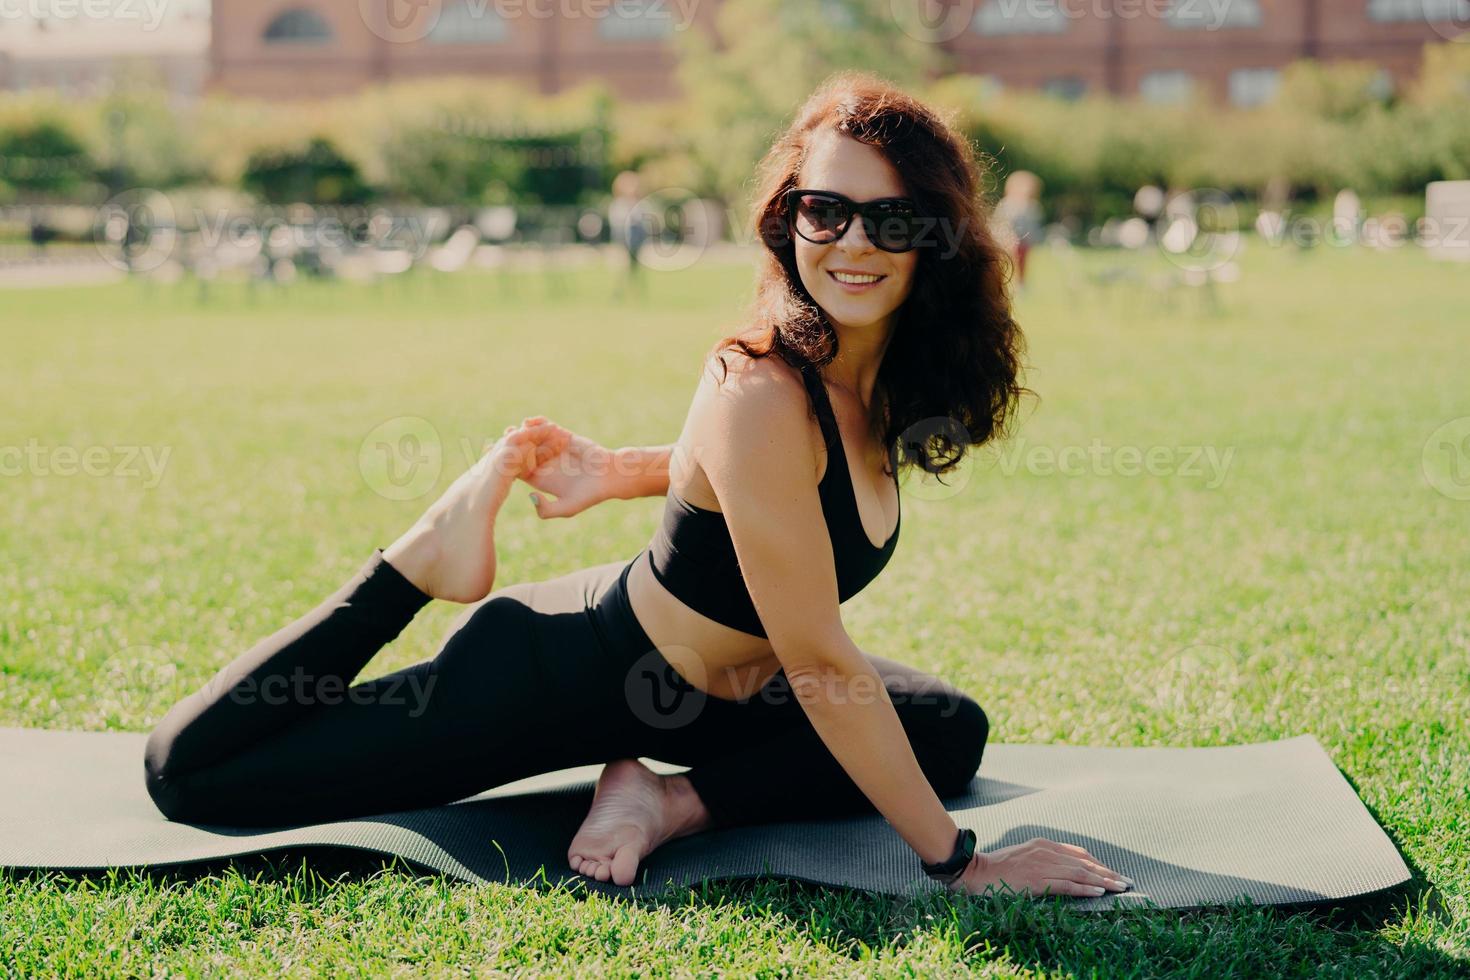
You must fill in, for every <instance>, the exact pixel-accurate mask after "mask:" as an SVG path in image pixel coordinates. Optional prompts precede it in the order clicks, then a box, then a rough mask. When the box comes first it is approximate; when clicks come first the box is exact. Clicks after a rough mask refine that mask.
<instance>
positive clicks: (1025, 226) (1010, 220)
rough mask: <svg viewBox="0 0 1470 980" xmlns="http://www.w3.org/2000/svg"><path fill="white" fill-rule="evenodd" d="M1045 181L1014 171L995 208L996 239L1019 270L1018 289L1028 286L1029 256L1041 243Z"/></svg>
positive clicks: (1027, 171)
mask: <svg viewBox="0 0 1470 980" xmlns="http://www.w3.org/2000/svg"><path fill="white" fill-rule="evenodd" d="M1044 220H1045V215H1044V214H1043V213H1042V210H1041V178H1040V177H1038V176H1036V175H1035V174H1034V173H1032V172H1031V171H1029V170H1013V171H1011V174H1010V176H1008V177H1007V178H1006V183H1005V191H1004V193H1003V195H1002V196H1001V199H1000V201H998V202H997V203H996V205H995V212H994V221H995V224H996V227H997V232H996V237H997V238H998V239H999V240H1000V242H1001V243H1002V244H1003V245H1005V247H1006V251H1007V252H1008V253H1009V255H1010V257H1011V262H1012V263H1013V265H1014V266H1015V270H1016V289H1017V291H1018V292H1019V291H1023V290H1024V289H1025V287H1026V256H1027V254H1028V253H1029V252H1030V251H1031V248H1032V246H1034V245H1035V244H1036V243H1037V242H1039V241H1040V240H1041V229H1042V222H1043V221H1044Z"/></svg>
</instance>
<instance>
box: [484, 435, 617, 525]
mask: <svg viewBox="0 0 1470 980" xmlns="http://www.w3.org/2000/svg"><path fill="white" fill-rule="evenodd" d="M521 424H522V426H524V427H525V428H526V429H527V430H528V431H531V432H534V433H535V434H536V438H537V442H538V448H537V451H536V468H535V469H533V470H531V471H529V472H527V473H522V474H521V479H523V480H525V481H526V482H527V483H529V484H530V485H531V486H533V487H535V488H536V489H537V490H539V491H541V492H540V493H533V494H531V502H532V503H533V504H535V506H536V514H537V516H538V517H541V518H551V517H571V516H573V515H574V514H580V513H581V512H582V511H584V510H586V509H587V508H588V507H591V506H592V505H594V504H598V503H601V502H602V501H604V500H608V499H611V498H612V497H613V496H614V495H615V494H614V492H613V491H614V486H613V481H614V474H613V465H612V464H613V454H612V451H611V450H609V449H606V448H604V447H603V446H601V445H599V444H598V443H596V442H593V441H592V440H591V439H588V438H587V437H586V436H579V435H577V434H576V433H575V432H572V431H571V430H570V429H567V428H565V427H563V426H560V425H557V424H556V423H555V422H553V421H551V420H550V419H548V418H546V416H544V415H532V416H530V417H528V418H527V419H526V420H525V421H524V422H522V423H521ZM513 428H515V426H508V427H507V429H506V431H510V430H511V429H513ZM547 494H553V495H554V499H552V498H549V497H547V496H546V495H547Z"/></svg>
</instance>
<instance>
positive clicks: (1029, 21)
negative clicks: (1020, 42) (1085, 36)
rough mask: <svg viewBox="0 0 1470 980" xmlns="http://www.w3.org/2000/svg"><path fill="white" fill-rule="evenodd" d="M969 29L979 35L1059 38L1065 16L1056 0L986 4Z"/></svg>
mask: <svg viewBox="0 0 1470 980" xmlns="http://www.w3.org/2000/svg"><path fill="white" fill-rule="evenodd" d="M970 27H971V28H972V29H973V30H974V31H975V32H976V33H978V34H1061V33H1063V32H1064V31H1066V29H1067V14H1066V11H1064V10H1063V9H1062V8H1061V6H1060V5H1059V4H1058V3H1057V0H985V2H984V3H983V4H981V5H980V9H979V10H977V11H975V19H974V20H972V21H971V22H970Z"/></svg>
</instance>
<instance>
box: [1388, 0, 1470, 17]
mask: <svg viewBox="0 0 1470 980" xmlns="http://www.w3.org/2000/svg"><path fill="white" fill-rule="evenodd" d="M1466 18H1470V0H1368V19H1369V20H1380V21H1393V20H1419V21H1439V20H1451V21H1454V20H1464V19H1466Z"/></svg>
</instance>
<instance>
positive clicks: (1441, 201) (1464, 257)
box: [1423, 180, 1470, 262]
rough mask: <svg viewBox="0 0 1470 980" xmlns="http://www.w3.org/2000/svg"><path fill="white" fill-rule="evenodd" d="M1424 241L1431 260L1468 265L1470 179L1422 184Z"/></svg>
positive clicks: (1469, 252)
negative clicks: (1454, 261)
mask: <svg viewBox="0 0 1470 980" xmlns="http://www.w3.org/2000/svg"><path fill="white" fill-rule="evenodd" d="M1423 242H1424V249H1425V251H1426V252H1428V253H1429V256H1430V258H1435V259H1453V260H1457V261H1460V262H1470V180H1436V181H1433V182H1431V183H1429V184H1427V185H1425V187H1424V231H1423Z"/></svg>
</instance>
